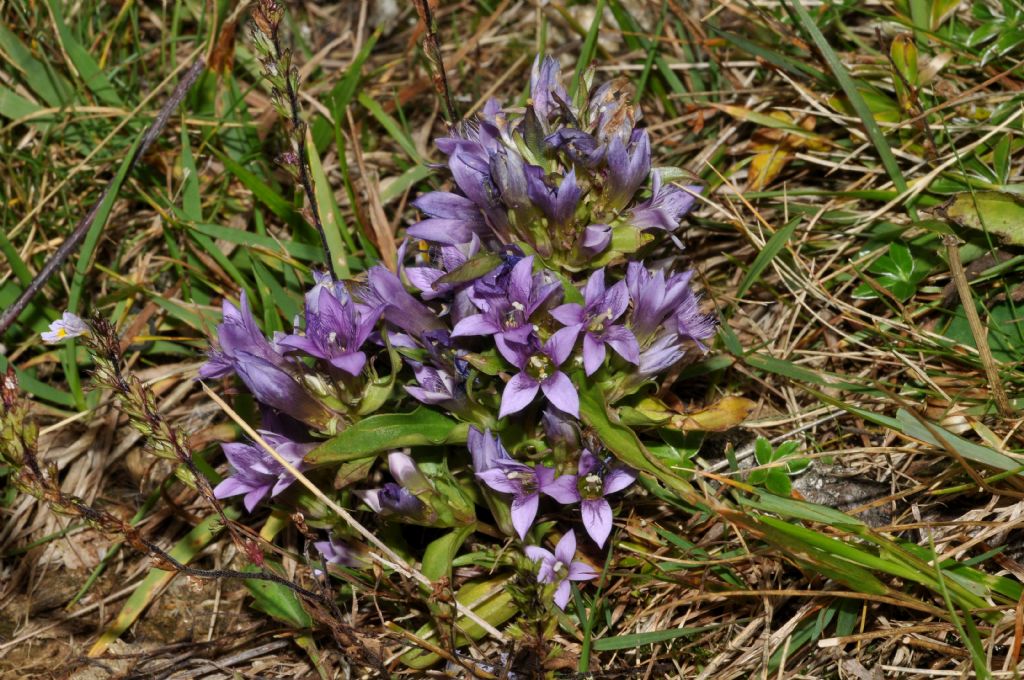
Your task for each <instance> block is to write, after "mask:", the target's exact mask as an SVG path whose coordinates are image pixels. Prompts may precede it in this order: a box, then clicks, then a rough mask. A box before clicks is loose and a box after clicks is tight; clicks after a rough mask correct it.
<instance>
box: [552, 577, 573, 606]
mask: <svg viewBox="0 0 1024 680" xmlns="http://www.w3.org/2000/svg"><path fill="white" fill-rule="evenodd" d="M571 593H572V586H570V585H569V579H562V581H561V583H559V584H558V587H557V588H555V597H554V600H555V604H556V605H558V608H559V609H565V605H567V604H569V595H570V594H571Z"/></svg>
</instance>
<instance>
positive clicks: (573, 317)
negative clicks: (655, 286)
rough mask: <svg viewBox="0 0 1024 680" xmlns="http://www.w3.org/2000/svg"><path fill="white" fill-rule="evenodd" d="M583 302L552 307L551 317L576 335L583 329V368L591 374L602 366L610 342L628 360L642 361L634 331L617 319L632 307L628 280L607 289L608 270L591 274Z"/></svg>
mask: <svg viewBox="0 0 1024 680" xmlns="http://www.w3.org/2000/svg"><path fill="white" fill-rule="evenodd" d="M583 297H584V303H583V304H582V305H579V304H576V303H575V302H570V303H567V304H564V305H561V306H559V307H556V308H554V309H553V310H551V316H553V317H555V318H556V319H558V320H559V321H560V322H562V323H564V324H565V325H566V329H567V330H569V329H571V330H572V331H573V332H574V334H573V336H572V338H573V342H575V341H576V335H578V334H579V333H580V332H581V331H582V332H583V368H584V370H586V372H587V375H593V373H594V372H595V371H596V370H597V369H599V368H600V367H601V364H602V363H604V358H605V345H606V344H607V345H609V346H610V347H611V348H612V349H613V350H615V352H616V353H617V354H618V355H619V356H621V357H622V358H623V359H625V360H626V361H628V362H630V363H632V364H635V363H638V362H639V361H640V346H639V345H638V344H637V341H636V337H635V336H634V335H633V333H632V331H630V330H629V329H628V328H626V327H625V326H624V325H622V324H621V323H619V324H617V323H615V321H616V320H617V319H618V318H619V317H620V316H622V314H623V312H625V311H626V307H628V306H629V292H628V291H627V290H626V282H625V281H619V282H618V283H616V284H615V285H613V286H612V287H611V288H607V289H606V288H605V284H604V269H603V268H602V269H598V270H597V271H595V272H594V273H593V274H591V275H590V280H589V281H587V285H586V288H585V289H584V291H583Z"/></svg>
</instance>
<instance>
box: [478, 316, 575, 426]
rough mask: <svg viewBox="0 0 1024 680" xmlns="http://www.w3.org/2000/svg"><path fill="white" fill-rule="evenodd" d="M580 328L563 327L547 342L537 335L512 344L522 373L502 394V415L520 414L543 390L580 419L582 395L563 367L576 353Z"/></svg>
mask: <svg viewBox="0 0 1024 680" xmlns="http://www.w3.org/2000/svg"><path fill="white" fill-rule="evenodd" d="M577 334H578V331H577V330H576V329H573V328H563V329H561V330H560V331H557V332H556V333H555V334H554V335H552V336H551V337H550V338H548V340H547V342H545V343H544V344H543V345H541V344H540V341H538V340H537V339H536V338H535V337H531V338H529V340H528V342H527V343H526V344H515V345H511V346H510V349H512V352H513V355H514V356H513V360H512V363H513V364H514V365H515V366H516V367H517V368H518V369H519V373H516V374H515V375H514V376H512V379H511V380H509V381H508V384H506V385H505V390H504V392H502V395H501V409H500V411H499V413H498V417H499V418H504V417H505V416H507V415H509V414H512V413H518V412H519V411H522V410H523V409H524V408H526V407H527V406H529V405H530V402H532V401H533V399H534V397H536V396H537V392H538V391H541V392H543V393H544V396H546V397H547V398H548V401H550V402H551V403H552V404H553V405H554V406H555V407H557V408H559V409H561V410H562V411H565V412H566V413H568V414H569V415H571V416H573V417H576V418H578V417H579V411H580V398H579V394H577V392H576V388H575V386H573V384H572V381H571V380H569V376H567V375H566V374H565V373H564V372H563V371H562V370H561V369H560V368H559V366H561V365H562V364H563V363H564V362H565V360H566V359H567V358H568V357H569V353H570V352H572V348H573V345H574V344H575V342H576V335H577Z"/></svg>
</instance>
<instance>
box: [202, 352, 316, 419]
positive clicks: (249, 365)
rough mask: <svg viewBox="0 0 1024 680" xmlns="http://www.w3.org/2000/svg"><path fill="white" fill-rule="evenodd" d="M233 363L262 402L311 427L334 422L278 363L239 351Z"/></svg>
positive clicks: (239, 374) (240, 375)
mask: <svg viewBox="0 0 1024 680" xmlns="http://www.w3.org/2000/svg"><path fill="white" fill-rule="evenodd" d="M233 360H234V369H235V370H236V371H237V372H238V377H239V378H241V379H242V382H243V383H245V386H246V387H248V388H249V391H250V392H252V394H253V396H254V397H256V399H257V400H258V401H260V402H262V403H263V404H265V405H267V406H270V407H271V408H275V409H277V410H278V411H281V412H282V413H286V414H288V415H290V416H291V417H292V418H295V419H296V420H300V421H302V422H304V423H308V424H310V425H315V426H318V427H319V426H323V425H325V424H326V423H327V421H328V420H330V414H329V413H328V412H327V410H326V409H325V408H324V406H323V405H322V404H321V403H320V402H318V401H317V400H316V399H314V398H313V397H312V396H310V394H309V393H308V392H306V390H304V389H303V388H302V386H301V385H300V384H299V383H297V382H296V381H295V378H293V377H292V375H291V374H290V373H289V372H287V371H285V370H284V369H282V368H280V367H279V366H278V365H277V364H276V363H274V362H271V361H268V360H267V359H264V358H263V357H261V356H257V355H255V354H250V353H249V352H245V351H235V352H234V356H233ZM200 375H202V373H200Z"/></svg>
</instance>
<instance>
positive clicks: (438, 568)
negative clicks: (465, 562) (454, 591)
mask: <svg viewBox="0 0 1024 680" xmlns="http://www.w3.org/2000/svg"><path fill="white" fill-rule="evenodd" d="M474 531H476V524H470V525H468V526H464V527H458V528H457V529H454V530H453V531H451V532H449V533H447V534H445V535H444V536H442V537H441V538H438V539H435V540H433V541H431V542H430V545H428V546H427V549H426V551H425V552H424V553H423V568H422V569H421V571H422V572H423V575H424V576H426V577H427V578H429V579H430V580H431V581H436V580H438V579H439V578H441V577H442V576H445V575H449V574H451V570H452V560H454V559H455V556H456V555H457V554H458V552H459V548H461V547H462V544H463V543H465V542H466V539H467V538H469V536H470V535H471V534H472V533H473V532H474Z"/></svg>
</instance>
